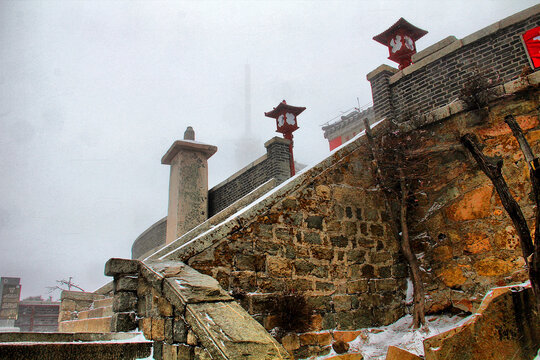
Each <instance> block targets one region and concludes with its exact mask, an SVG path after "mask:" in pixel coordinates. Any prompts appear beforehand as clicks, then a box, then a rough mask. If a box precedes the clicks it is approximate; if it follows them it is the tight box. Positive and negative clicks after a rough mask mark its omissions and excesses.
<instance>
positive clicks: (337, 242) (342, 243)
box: [330, 236, 349, 248]
mask: <svg viewBox="0 0 540 360" xmlns="http://www.w3.org/2000/svg"><path fill="white" fill-rule="evenodd" d="M330 243H331V244H332V246H337V247H342V248H344V247H347V245H349V239H347V238H346V237H345V236H334V237H331V238H330Z"/></svg>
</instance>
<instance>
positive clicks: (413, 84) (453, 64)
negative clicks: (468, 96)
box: [370, 14, 540, 121]
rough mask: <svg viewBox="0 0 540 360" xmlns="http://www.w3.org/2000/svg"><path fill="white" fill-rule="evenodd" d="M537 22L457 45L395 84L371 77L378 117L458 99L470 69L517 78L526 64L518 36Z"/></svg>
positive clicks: (539, 19)
mask: <svg viewBox="0 0 540 360" xmlns="http://www.w3.org/2000/svg"><path fill="white" fill-rule="evenodd" d="M539 23H540V14H534V15H532V16H530V17H529V18H527V19H525V20H522V21H519V22H516V23H515V24H513V25H510V26H507V27H505V28H503V29H500V30H498V31H497V32H495V33H492V34H490V35H487V36H484V37H482V38H480V39H479V40H477V41H474V42H472V43H469V44H467V45H464V46H462V47H460V48H459V49H457V50H455V51H453V52H451V53H449V54H448V55H446V56H443V57H441V58H439V59H437V60H435V61H433V62H431V63H429V64H427V65H425V66H423V67H421V68H419V69H417V70H416V71H414V72H412V73H410V74H408V75H405V76H403V77H402V78H401V79H399V80H398V81H396V82H394V83H390V82H389V81H387V79H388V77H387V74H386V75H385V73H383V74H378V75H377V76H374V77H372V78H370V81H371V86H372V93H373V104H374V108H375V112H376V116H377V118H382V117H388V116H390V117H393V118H394V119H396V120H397V121H403V120H405V119H404V118H403V115H404V114H406V113H408V112H412V113H416V112H417V111H419V109H422V111H423V112H425V111H429V110H433V109H435V108H438V107H440V106H443V105H446V104H448V103H450V102H452V101H453V100H455V99H457V98H458V96H459V92H460V90H461V89H462V88H463V85H464V84H465V83H466V81H467V80H468V79H469V78H470V76H471V74H472V71H473V70H475V69H480V70H482V71H485V72H487V73H489V74H490V78H493V79H496V78H497V77H498V78H499V79H500V80H501V81H503V82H504V81H509V80H511V79H512V78H515V77H517V76H518V75H519V74H520V73H521V71H522V69H523V66H527V67H529V62H528V60H527V55H526V53H525V50H524V48H523V45H522V44H521V40H520V35H521V34H522V33H524V32H525V31H526V30H529V29H531V28H533V27H535V26H538V24H539Z"/></svg>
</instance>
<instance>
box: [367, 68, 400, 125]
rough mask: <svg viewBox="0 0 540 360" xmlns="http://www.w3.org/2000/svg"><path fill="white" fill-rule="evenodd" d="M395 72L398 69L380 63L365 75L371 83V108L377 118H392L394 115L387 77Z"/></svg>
mask: <svg viewBox="0 0 540 360" xmlns="http://www.w3.org/2000/svg"><path fill="white" fill-rule="evenodd" d="M396 72H398V69H395V68H393V67H390V66H388V65H381V66H379V67H378V68H376V69H375V70H373V71H372V72H370V73H369V74H367V76H366V77H367V79H368V81H369V82H370V83H371V96H372V98H373V109H374V110H375V119H377V120H380V119H382V118H388V119H392V118H393V117H394V115H395V114H394V106H393V104H392V91H391V89H390V82H389V79H390V77H391V76H392V75H394V74H395V73H396Z"/></svg>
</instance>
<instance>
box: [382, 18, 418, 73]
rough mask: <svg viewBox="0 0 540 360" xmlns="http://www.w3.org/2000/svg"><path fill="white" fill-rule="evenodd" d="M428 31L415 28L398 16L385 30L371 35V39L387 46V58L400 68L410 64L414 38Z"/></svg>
mask: <svg viewBox="0 0 540 360" xmlns="http://www.w3.org/2000/svg"><path fill="white" fill-rule="evenodd" d="M427 33H428V32H427V31H426V30H422V29H420V28H417V27H416V26H414V25H412V24H411V23H409V22H408V21H407V20H405V19H404V18H400V19H399V20H398V21H397V22H396V23H395V24H394V25H392V26H390V28H388V29H387V30H386V31H384V32H382V33H380V34H379V35H377V36H374V37H373V40H375V41H377V42H378V43H381V44H383V45H385V46H388V52H389V53H390V56H388V59H390V60H392V61H395V62H397V63H398V64H399V69H400V70H402V69H404V68H406V67H407V66H409V65H411V64H412V61H411V57H412V56H413V55H414V54H416V43H415V42H416V40H418V39H420V38H421V37H422V36H424V35H426V34H427Z"/></svg>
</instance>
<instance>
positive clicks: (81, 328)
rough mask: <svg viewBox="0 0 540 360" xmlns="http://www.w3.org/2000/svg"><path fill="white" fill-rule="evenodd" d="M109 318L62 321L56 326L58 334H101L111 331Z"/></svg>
mask: <svg viewBox="0 0 540 360" xmlns="http://www.w3.org/2000/svg"><path fill="white" fill-rule="evenodd" d="M111 318H112V316H106V317H101V318H92V319H82V320H72V321H62V322H61V323H59V324H58V331H60V332H81V333H102V332H110V331H111Z"/></svg>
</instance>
